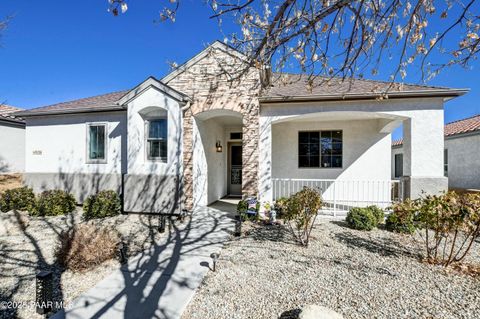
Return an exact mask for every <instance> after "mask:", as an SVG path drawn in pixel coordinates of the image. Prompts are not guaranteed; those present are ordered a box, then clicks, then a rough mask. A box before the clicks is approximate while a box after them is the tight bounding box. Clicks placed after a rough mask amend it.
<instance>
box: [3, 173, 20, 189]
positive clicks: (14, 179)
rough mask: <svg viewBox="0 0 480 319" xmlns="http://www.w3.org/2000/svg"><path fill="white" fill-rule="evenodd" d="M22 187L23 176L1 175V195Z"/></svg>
mask: <svg viewBox="0 0 480 319" xmlns="http://www.w3.org/2000/svg"><path fill="white" fill-rule="evenodd" d="M22 186H23V183H22V174H0V193H2V192H4V191H6V190H7V189H12V188H17V187H22Z"/></svg>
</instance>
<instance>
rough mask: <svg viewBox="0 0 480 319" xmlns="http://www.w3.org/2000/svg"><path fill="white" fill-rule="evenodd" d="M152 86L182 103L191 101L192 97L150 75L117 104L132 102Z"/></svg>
mask: <svg viewBox="0 0 480 319" xmlns="http://www.w3.org/2000/svg"><path fill="white" fill-rule="evenodd" d="M151 87H153V88H155V89H157V90H159V91H161V92H162V93H165V94H166V95H168V96H170V97H171V98H173V99H175V100H177V101H178V102H180V103H181V104H185V103H187V102H188V101H190V98H189V97H188V96H187V95H185V94H183V93H180V92H178V91H177V90H175V89H173V88H171V87H169V86H168V85H166V84H164V83H162V82H161V81H159V80H157V79H156V78H154V77H153V76H150V77H148V78H147V79H146V80H145V81H143V82H142V83H140V84H139V85H137V86H136V87H134V88H133V89H132V90H130V91H129V92H128V93H127V94H125V95H124V96H123V97H122V98H121V99H120V100H118V101H117V104H118V105H126V104H127V103H128V102H130V101H131V100H133V99H134V98H135V97H137V96H138V95H140V94H142V93H143V92H145V91H146V90H147V89H149V88H151Z"/></svg>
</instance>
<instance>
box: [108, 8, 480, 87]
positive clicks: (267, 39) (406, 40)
mask: <svg viewBox="0 0 480 319" xmlns="http://www.w3.org/2000/svg"><path fill="white" fill-rule="evenodd" d="M159 2H160V6H162V9H161V12H160V16H159V19H160V21H167V20H168V21H172V22H174V21H175V19H176V15H177V12H178V11H179V9H180V8H181V7H180V2H181V0H159ZM205 4H206V5H208V6H209V7H210V8H211V10H212V15H211V18H212V19H218V21H219V23H222V22H224V21H227V20H228V21H229V22H234V23H236V24H237V25H238V27H239V30H238V32H237V33H234V34H230V35H228V36H227V37H226V39H225V41H226V42H227V43H228V44H230V45H231V46H233V47H235V48H237V49H239V50H241V51H242V52H244V53H245V54H247V56H248V57H249V58H250V66H257V67H258V66H259V65H268V66H271V67H272V69H273V70H274V71H278V72H281V71H283V70H285V69H288V68H292V67H293V68H297V69H298V68H300V69H301V70H302V72H304V73H307V74H309V75H310V78H312V76H316V75H323V76H327V77H332V76H340V77H342V78H347V77H353V76H356V77H363V76H364V75H365V74H369V73H371V74H373V75H375V74H377V73H378V72H379V68H380V67H382V71H383V70H384V69H387V70H388V71H387V72H389V75H390V80H391V81H394V80H399V79H401V80H403V79H404V78H405V77H406V76H407V71H408V72H411V71H413V72H411V73H414V74H419V75H420V76H419V79H418V80H422V81H428V80H430V79H431V78H433V77H434V76H436V75H438V73H439V72H440V71H441V70H442V69H444V68H445V67H449V66H452V65H461V66H463V67H469V65H470V62H471V61H472V60H474V59H476V57H477V54H478V52H479V50H480V46H479V43H480V38H479V35H478V32H479V30H480V22H479V18H480V16H479V14H478V12H479V8H478V1H475V0H442V1H434V0H205ZM109 5H110V11H111V12H112V13H113V14H114V15H118V14H119V10H120V11H121V12H122V13H125V12H126V11H127V4H126V0H109ZM409 70H411V71H409Z"/></svg>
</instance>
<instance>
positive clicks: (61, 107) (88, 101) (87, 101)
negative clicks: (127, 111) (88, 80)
mask: <svg viewBox="0 0 480 319" xmlns="http://www.w3.org/2000/svg"><path fill="white" fill-rule="evenodd" d="M128 92H129V91H128V90H127V91H118V92H113V93H107V94H102V95H96V96H92V97H87V98H83V99H79V100H73V101H68V102H62V103H56V104H52V105H47V106H42V107H37V108H34V109H30V110H26V111H25V112H20V113H19V114H20V115H23V114H25V115H35V114H42V113H55V112H68V111H77V110H78V111H80V110H92V111H94V110H95V109H102V108H108V107H112V106H117V105H116V102H117V101H118V100H119V99H120V98H121V97H122V96H124V95H125V94H126V93H128Z"/></svg>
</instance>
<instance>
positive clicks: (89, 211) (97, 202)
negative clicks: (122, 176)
mask: <svg viewBox="0 0 480 319" xmlns="http://www.w3.org/2000/svg"><path fill="white" fill-rule="evenodd" d="M121 210H122V202H121V200H120V196H118V194H117V193H116V192H115V191H112V190H108V191H101V192H99V193H98V194H96V195H92V196H89V197H88V198H87V199H86V200H85V202H84V203H83V217H84V218H85V219H86V220H89V219H92V218H104V217H110V216H115V215H118V214H120V212H121Z"/></svg>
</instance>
